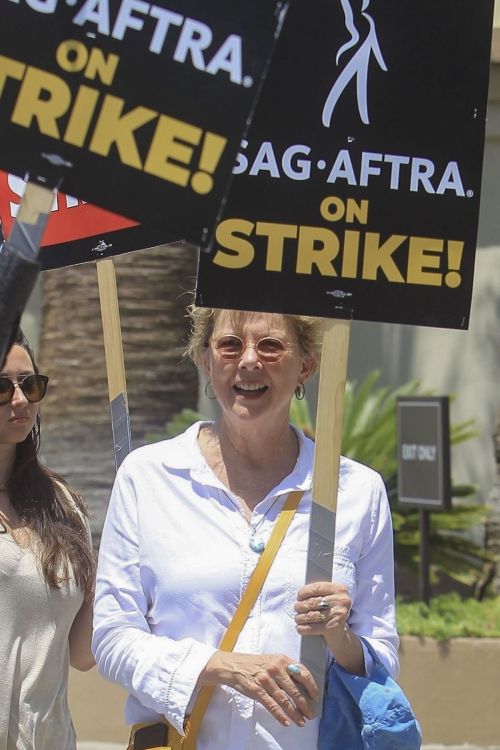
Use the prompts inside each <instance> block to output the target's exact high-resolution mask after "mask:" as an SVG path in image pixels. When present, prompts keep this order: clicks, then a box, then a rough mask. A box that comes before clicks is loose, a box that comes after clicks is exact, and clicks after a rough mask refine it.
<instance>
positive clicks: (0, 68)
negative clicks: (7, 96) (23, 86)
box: [0, 55, 26, 96]
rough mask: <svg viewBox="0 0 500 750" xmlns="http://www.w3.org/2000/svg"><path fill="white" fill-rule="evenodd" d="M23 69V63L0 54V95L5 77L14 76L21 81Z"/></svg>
mask: <svg viewBox="0 0 500 750" xmlns="http://www.w3.org/2000/svg"><path fill="white" fill-rule="evenodd" d="M25 70H26V65H23V63H20V62H17V61H16V60H11V59H10V58H9V57H4V56H3V55H0V96H2V94H3V89H4V86H5V84H6V82H7V78H16V79H17V80H18V81H21V80H22V78H23V75H24V71H25Z"/></svg>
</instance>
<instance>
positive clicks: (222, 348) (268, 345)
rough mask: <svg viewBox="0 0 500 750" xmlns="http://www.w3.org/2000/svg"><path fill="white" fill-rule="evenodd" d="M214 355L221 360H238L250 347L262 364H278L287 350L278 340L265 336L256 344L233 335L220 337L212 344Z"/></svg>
mask: <svg viewBox="0 0 500 750" xmlns="http://www.w3.org/2000/svg"><path fill="white" fill-rule="evenodd" d="M213 345H214V349H215V351H216V353H217V354H218V355H219V357H221V358H222V359H225V360H227V361H233V360H237V359H240V358H241V357H242V355H243V352H244V351H245V349H247V348H248V347H249V346H252V347H253V348H254V349H255V352H256V354H257V356H258V358H259V359H260V360H262V361H263V362H278V361H279V360H280V359H281V358H282V357H283V355H284V353H285V352H286V350H287V345H286V344H285V343H284V342H283V341H281V340H280V339H275V338H272V337H271V336H265V337H264V338H262V339H259V341H257V342H256V343H249V342H245V341H243V339H242V338H240V337H239V336H235V335H227V336H221V337H220V338H218V339H215V340H214V342H213Z"/></svg>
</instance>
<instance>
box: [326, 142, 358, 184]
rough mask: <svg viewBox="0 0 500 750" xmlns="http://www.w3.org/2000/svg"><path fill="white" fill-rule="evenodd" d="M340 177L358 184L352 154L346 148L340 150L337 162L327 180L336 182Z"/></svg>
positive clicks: (350, 182)
mask: <svg viewBox="0 0 500 750" xmlns="http://www.w3.org/2000/svg"><path fill="white" fill-rule="evenodd" d="M338 179H343V180H347V182H348V184H349V185H357V184H358V183H357V182H356V177H355V174H354V167H353V166H352V161H351V155H350V154H349V151H347V149H345V148H344V149H342V150H341V151H339V153H338V155H337V158H336V159H335V164H334V165H333V167H332V169H331V172H330V174H329V175H328V179H327V182H336V181H337V180H338Z"/></svg>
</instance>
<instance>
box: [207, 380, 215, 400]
mask: <svg viewBox="0 0 500 750" xmlns="http://www.w3.org/2000/svg"><path fill="white" fill-rule="evenodd" d="M211 385H212V381H211V380H208V381H207V382H206V384H205V396H206V397H207V398H209V399H210V400H211V401H214V400H215V399H216V398H217V396H216V395H215V393H214V390H213V388H212V395H210V393H209V392H208V388H209V386H211Z"/></svg>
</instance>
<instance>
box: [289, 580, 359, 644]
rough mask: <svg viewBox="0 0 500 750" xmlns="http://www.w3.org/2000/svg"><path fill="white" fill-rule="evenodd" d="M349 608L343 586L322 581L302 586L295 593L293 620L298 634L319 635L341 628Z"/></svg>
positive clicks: (348, 601)
mask: <svg viewBox="0 0 500 750" xmlns="http://www.w3.org/2000/svg"><path fill="white" fill-rule="evenodd" d="M350 609H351V599H350V598H349V594H348V592H347V589H346V588H345V586H342V585H340V584H336V583H331V582H323V583H321V582H320V583H313V584H308V585H306V586H303V587H302V588H301V589H300V590H299V591H298V593H297V601H296V603H295V611H296V612H297V615H296V617H295V622H296V625H297V632H298V633H299V634H300V635H321V634H323V633H325V631H326V630H328V629H332V628H343V627H344V626H345V624H346V621H347V618H348V616H349V612H350Z"/></svg>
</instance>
